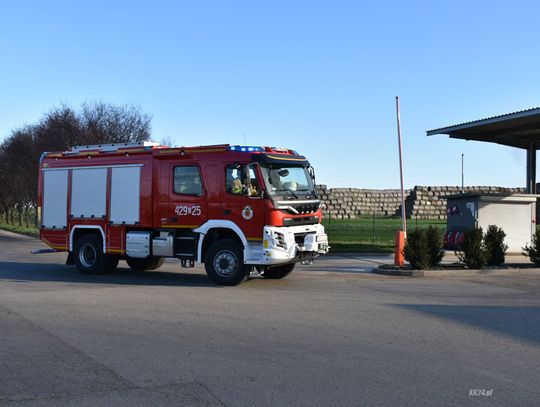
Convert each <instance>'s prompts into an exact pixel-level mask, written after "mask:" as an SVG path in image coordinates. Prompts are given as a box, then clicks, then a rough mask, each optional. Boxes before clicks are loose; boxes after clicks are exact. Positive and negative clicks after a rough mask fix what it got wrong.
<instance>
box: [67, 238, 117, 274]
mask: <svg viewBox="0 0 540 407" xmlns="http://www.w3.org/2000/svg"><path fill="white" fill-rule="evenodd" d="M73 257H74V260H75V265H76V266H77V269H78V270H79V271H80V272H81V273H83V274H106V273H112V272H113V271H114V270H116V266H118V256H114V255H111V254H105V253H103V245H102V243H101V239H100V238H99V237H98V236H96V235H83V236H81V237H80V238H79V239H78V240H77V243H76V244H75V251H74V255H73Z"/></svg>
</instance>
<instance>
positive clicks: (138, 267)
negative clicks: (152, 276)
mask: <svg viewBox="0 0 540 407" xmlns="http://www.w3.org/2000/svg"><path fill="white" fill-rule="evenodd" d="M126 263H127V264H128V266H129V267H130V268H131V269H132V270H135V271H145V270H156V269H158V268H160V267H161V266H163V263H165V257H156V256H149V257H147V258H146V259H134V258H132V257H128V258H127V259H126Z"/></svg>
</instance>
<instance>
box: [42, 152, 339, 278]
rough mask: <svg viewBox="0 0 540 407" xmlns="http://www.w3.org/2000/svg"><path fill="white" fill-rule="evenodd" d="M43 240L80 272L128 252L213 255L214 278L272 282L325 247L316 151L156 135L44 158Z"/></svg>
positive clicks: (146, 261)
mask: <svg viewBox="0 0 540 407" xmlns="http://www.w3.org/2000/svg"><path fill="white" fill-rule="evenodd" d="M38 214H39V215H40V225H41V227H40V238H41V239H42V240H43V241H44V242H45V243H46V244H47V245H49V246H50V247H51V248H52V249H53V250H55V251H66V252H69V255H68V259H67V262H68V264H73V263H74V264H75V265H76V266H77V268H78V269H79V270H80V271H81V272H82V273H88V274H93V273H110V272H112V271H114V270H115V268H116V267H117V265H118V261H119V260H121V259H122V260H125V261H126V262H127V264H128V265H129V266H130V267H131V268H132V269H135V270H153V269H156V268H158V267H160V266H161V265H162V264H163V262H164V260H165V258H167V257H169V258H177V259H179V260H180V263H181V265H182V266H183V267H193V266H194V264H195V263H204V265H205V269H206V272H207V274H208V276H209V277H210V278H211V279H212V280H213V281H214V282H215V283H217V284H221V285H236V284H238V283H240V282H242V281H243V280H245V279H246V278H247V276H248V275H249V273H250V272H251V271H252V270H253V268H256V270H257V271H258V272H259V273H261V274H262V275H263V276H264V277H265V278H270V279H276V278H283V277H285V276H286V275H288V274H289V273H290V272H291V271H292V270H293V268H294V266H295V263H296V262H299V261H302V262H304V263H310V262H311V261H312V259H313V258H314V257H316V256H318V255H321V254H324V253H327V252H328V249H329V246H328V239H327V236H326V234H325V232H324V228H323V226H322V225H321V216H322V213H321V201H320V200H319V199H318V197H317V193H316V190H315V187H314V172H313V168H312V167H311V166H310V164H309V162H308V161H307V159H306V158H305V157H303V156H301V155H299V154H298V153H297V152H295V151H293V150H286V149H276V148H270V147H251V146H231V145H214V146H200V147H180V148H168V147H161V146H158V145H156V144H153V143H131V144H108V145H91V146H79V147H73V148H71V149H70V150H68V151H64V152H53V153H44V154H43V155H42V157H41V160H40V171H39V190H38Z"/></svg>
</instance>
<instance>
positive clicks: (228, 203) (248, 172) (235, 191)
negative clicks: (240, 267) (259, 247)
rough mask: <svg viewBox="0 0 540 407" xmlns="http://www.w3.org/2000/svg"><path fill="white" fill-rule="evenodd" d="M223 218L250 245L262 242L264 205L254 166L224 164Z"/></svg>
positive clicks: (258, 178) (257, 173)
mask: <svg viewBox="0 0 540 407" xmlns="http://www.w3.org/2000/svg"><path fill="white" fill-rule="evenodd" d="M224 172H225V188H224V190H223V197H222V210H223V218H224V219H226V220H231V221H232V222H234V223H235V224H236V225H237V226H238V227H239V228H240V229H241V230H242V232H243V233H244V235H245V236H246V238H247V240H248V241H249V242H251V243H258V242H261V241H262V239H263V228H264V226H265V225H266V202H265V198H264V193H263V190H262V189H261V187H262V185H263V182H262V180H261V179H260V177H259V171H258V168H257V164H255V163H253V164H248V165H246V164H238V163H236V164H234V163H229V164H226V165H225V168H224Z"/></svg>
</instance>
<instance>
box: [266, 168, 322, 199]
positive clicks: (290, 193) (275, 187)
mask: <svg viewBox="0 0 540 407" xmlns="http://www.w3.org/2000/svg"><path fill="white" fill-rule="evenodd" d="M261 172H262V175H263V177H264V182H265V184H266V190H267V191H268V193H269V194H270V195H273V196H276V195H280V196H282V197H283V198H286V199H299V198H301V199H306V198H309V197H315V195H316V194H315V190H314V189H315V188H314V186H313V181H312V180H311V176H310V175H309V172H308V169H307V167H305V166H292V165H291V166H282V165H275V164H269V165H261Z"/></svg>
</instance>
